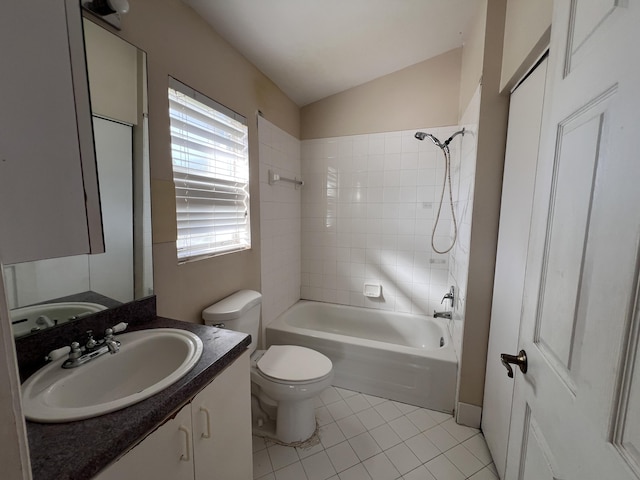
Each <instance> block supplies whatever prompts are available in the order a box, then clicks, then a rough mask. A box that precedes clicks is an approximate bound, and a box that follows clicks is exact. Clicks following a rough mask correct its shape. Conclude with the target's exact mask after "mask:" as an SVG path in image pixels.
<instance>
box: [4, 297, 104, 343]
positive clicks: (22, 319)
mask: <svg viewBox="0 0 640 480" xmlns="http://www.w3.org/2000/svg"><path fill="white" fill-rule="evenodd" d="M106 308H107V307H105V306H104V305H100V304H98V303H90V302H61V303H43V304H41V305H32V306H30V307H21V308H16V309H14V310H11V312H10V314H11V326H12V328H13V336H14V337H21V336H23V335H26V334H28V333H32V332H37V331H38V330H42V329H44V328H48V327H53V326H54V325H60V324H62V323H66V322H68V321H69V320H74V319H76V318H81V317H85V316H87V315H91V314H92V313H96V312H99V311H101V310H106Z"/></svg>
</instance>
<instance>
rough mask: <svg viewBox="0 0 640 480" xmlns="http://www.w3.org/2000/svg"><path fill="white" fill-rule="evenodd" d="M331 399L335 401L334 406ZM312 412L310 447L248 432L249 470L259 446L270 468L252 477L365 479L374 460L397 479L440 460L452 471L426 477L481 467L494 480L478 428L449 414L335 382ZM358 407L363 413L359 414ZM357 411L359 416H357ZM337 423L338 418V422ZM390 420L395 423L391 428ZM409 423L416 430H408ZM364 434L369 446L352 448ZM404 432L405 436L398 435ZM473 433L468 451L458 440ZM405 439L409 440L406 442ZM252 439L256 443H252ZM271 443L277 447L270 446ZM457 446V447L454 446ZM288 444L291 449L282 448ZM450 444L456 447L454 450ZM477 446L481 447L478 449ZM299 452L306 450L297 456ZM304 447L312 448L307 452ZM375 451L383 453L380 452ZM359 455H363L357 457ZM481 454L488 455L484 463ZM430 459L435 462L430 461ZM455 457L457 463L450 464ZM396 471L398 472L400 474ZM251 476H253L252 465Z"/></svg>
mask: <svg viewBox="0 0 640 480" xmlns="http://www.w3.org/2000/svg"><path fill="white" fill-rule="evenodd" d="M348 399H352V400H351V403H352V404H355V402H358V403H359V404H360V407H363V405H365V404H363V400H364V402H366V403H367V404H368V405H369V406H368V407H366V406H365V407H364V408H360V409H359V410H358V411H355V409H354V408H352V407H351V406H350V405H349V402H347V400H348ZM340 402H342V403H340ZM336 404H339V405H338V406H336ZM330 405H334V408H333V409H329V408H328V407H329V406H330ZM376 407H378V408H376ZM332 410H333V414H332ZM316 412H318V413H317V414H318V417H319V420H320V419H322V424H321V426H320V438H321V443H319V444H317V445H315V446H313V447H311V448H307V449H299V448H297V449H292V448H291V447H283V446H280V445H277V444H275V443H272V442H269V441H268V440H267V441H265V440H264V439H259V438H258V437H254V452H253V455H254V469H255V467H256V455H257V454H260V452H262V451H265V450H266V452H265V453H266V460H267V461H268V464H269V466H270V467H271V469H270V470H269V471H266V468H265V465H260V467H261V468H260V469H259V470H260V476H259V477H255V480H342V477H341V475H342V476H344V478H347V477H348V478H349V479H351V478H357V479H358V480H360V479H362V480H370V479H371V478H372V477H371V475H370V473H371V472H370V471H369V470H368V469H367V466H368V465H372V464H374V463H377V464H381V466H380V467H379V468H383V469H385V468H386V469H388V470H389V472H388V473H389V474H390V475H391V476H388V477H385V478H388V479H389V480H392V478H393V479H397V480H402V479H405V476H407V475H411V474H412V472H416V473H418V472H423V470H422V469H426V470H427V471H429V472H431V470H430V469H429V467H428V464H430V463H431V464H432V468H434V469H435V467H433V465H434V464H438V465H440V467H439V468H440V469H442V468H445V469H450V468H451V467H453V469H454V471H453V472H452V471H450V470H449V472H448V473H442V472H441V474H440V473H437V472H436V473H434V472H431V475H432V477H433V478H435V479H436V480H445V478H446V480H449V479H455V480H464V479H473V478H474V477H475V476H476V475H479V474H480V473H481V472H483V471H485V470H486V471H487V475H484V476H482V479H483V480H494V479H495V480H498V479H497V476H495V474H494V472H495V467H493V465H492V461H491V456H490V454H489V451H488V448H487V447H486V443H484V437H483V436H482V433H481V432H480V431H479V430H477V429H472V428H469V427H465V426H462V425H458V424H455V423H453V417H452V416H451V415H448V414H444V413H441V412H436V411H433V410H428V409H424V408H421V407H416V406H413V405H407V404H403V403H401V402H395V401H391V400H387V399H384V398H380V397H374V396H372V395H365V394H361V393H358V392H354V391H350V390H346V389H342V388H337V387H329V388H328V389H327V390H325V391H324V392H323V393H322V394H321V395H320V397H318V399H317V400H316ZM363 412H367V413H364V414H363ZM415 412H420V413H422V418H423V420H424V418H425V417H424V415H425V414H426V419H428V420H425V421H426V422H427V423H424V422H419V421H418V419H417V416H418V414H416V413H415ZM358 414H363V415H362V416H358ZM411 414H414V415H413V417H414V420H412V418H411V417H410V415H411ZM348 419H352V422H354V421H357V422H358V423H359V424H360V427H356V429H357V431H358V432H359V433H355V434H352V435H351V436H349V434H350V433H353V431H351V432H349V431H346V430H348V428H347V426H346V422H347V420H348ZM354 419H355V420H354ZM402 419H404V420H402ZM339 422H342V426H341V423H339ZM394 422H395V423H394ZM400 422H404V423H403V425H404V428H406V429H408V430H406V431H405V433H404V434H403V431H402V428H401V427H400ZM416 422H417V423H418V424H416ZM394 425H395V426H396V428H394ZM384 427H386V428H384ZM447 427H449V428H447ZM412 428H413V429H415V431H417V432H418V433H415V434H413V431H412V430H411V429H412ZM362 429H364V430H362ZM374 430H377V431H376V433H375V434H374V435H372V434H371V432H372V431H374ZM431 430H435V432H432V436H431V438H430V437H429V436H428V435H427V434H426V433H427V432H429V431H431ZM436 433H437V434H438V435H439V440H438V441H437V442H434V440H435V439H436V437H435V434H436ZM323 434H324V438H323ZM365 434H367V435H368V436H369V438H370V439H371V440H372V441H373V445H368V448H369V451H368V452H366V453H365V452H363V451H362V450H361V448H354V444H355V442H353V443H352V440H353V439H355V438H357V437H362V436H363V435H365ZM405 435H406V438H403V437H405ZM376 437H378V438H376ZM363 438H364V437H363ZM474 438H476V440H473V442H474V444H475V445H477V448H474V450H476V449H477V453H474V451H472V450H471V449H470V448H469V447H467V445H464V443H466V442H470V441H471V440H472V439H474ZM422 439H424V440H426V443H425V442H424V441H422V442H420V440H422ZM407 442H410V444H408V443H407ZM478 442H480V443H478ZM369 443H370V442H369ZM416 443H420V445H422V446H423V447H424V445H426V447H427V449H431V451H430V452H429V453H427V454H425V452H424V451H421V452H417V450H418V449H419V447H418V445H414V444H416ZM256 444H257V446H258V448H256ZM411 445H414V448H415V449H414V448H411ZM469 445H471V443H469ZM276 446H277V447H279V448H274V447H276ZM385 447H386V448H385ZM459 447H462V448H461V449H460V448H459ZM288 448H289V449H291V450H286V449H288ZM434 449H435V450H434ZM454 449H456V450H455V451H454ZM483 449H484V450H485V452H484V453H483ZM359 450H360V451H359ZM390 450H394V452H393V453H392V454H391V455H390V454H389V451H390ZM304 451H306V452H307V453H306V454H305V455H304V456H302V453H303V452H304ZM309 451H312V452H313V453H308V452H309ZM418 453H420V455H418ZM380 454H383V455H382V457H381V456H380ZM447 454H449V455H447ZM361 455H362V457H363V458H361ZM423 455H424V456H423ZM421 456H422V457H423V458H427V460H426V461H423V460H422V458H421ZM480 456H482V457H484V459H483V458H480ZM347 457H349V458H347ZM259 458H262V459H263V460H264V454H261V455H259ZM374 458H375V459H376V460H375V461H374V460H373V459H374ZM487 458H488V459H489V462H488V463H487ZM383 459H384V460H383ZM394 460H395V461H394ZM354 461H357V463H354ZM434 461H435V463H432V462H434ZM456 461H457V462H458V464H456ZM407 462H409V463H407ZM298 464H299V465H298ZM274 465H277V466H278V468H274ZM372 468H373V467H372ZM338 469H340V471H338ZM356 470H358V476H357V477H356V476H352V475H351V474H347V472H350V471H352V472H355V471H356ZM401 470H402V471H404V473H403V474H401V472H400V471H401ZM465 470H466V471H467V473H466V474H465V473H463V472H464V471H465ZM376 471H377V470H376ZM300 472H302V474H303V475H304V478H301V477H300ZM363 472H364V473H363ZM393 472H397V474H398V475H397V476H394V475H395V473H393ZM254 475H256V473H255V470H254ZM292 475H295V476H292ZM362 475H365V476H362ZM403 475H405V476H403ZM442 475H445V476H442ZM450 475H453V476H450ZM439 476H440V478H439ZM407 478H413V477H407ZM415 478H418V477H415ZM420 478H422V477H420Z"/></svg>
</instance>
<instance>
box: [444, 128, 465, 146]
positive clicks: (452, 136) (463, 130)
mask: <svg viewBox="0 0 640 480" xmlns="http://www.w3.org/2000/svg"><path fill="white" fill-rule="evenodd" d="M464 134H465V129H464V128H463V129H462V130H458V131H457V132H456V133H454V134H453V135H451V136H450V137H449V138H448V139H446V140H445V142H444V145H445V147H448V146H449V144H450V143H451V140H453V139H454V138H455V137H456V136H458V135H462V136H463V137H464Z"/></svg>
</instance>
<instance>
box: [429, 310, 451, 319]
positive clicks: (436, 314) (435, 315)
mask: <svg viewBox="0 0 640 480" xmlns="http://www.w3.org/2000/svg"><path fill="white" fill-rule="evenodd" d="M433 318H448V319H449V320H451V312H436V311H435V310H434V311H433Z"/></svg>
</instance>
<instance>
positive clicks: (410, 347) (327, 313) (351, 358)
mask: <svg viewBox="0 0 640 480" xmlns="http://www.w3.org/2000/svg"><path fill="white" fill-rule="evenodd" d="M266 341H267V346H270V345H301V346H304V347H309V348H312V349H314V350H317V351H318V352H321V353H323V354H325V355H326V356H327V357H329V358H330V359H331V361H332V362H333V368H334V381H333V384H334V385H335V386H337V387H343V388H347V389H350V390H355V391H358V392H362V393H367V394H370V395H376V396H380V397H383V398H389V399H391V400H396V401H398V402H404V403H409V404H412V405H418V406H421V407H425V408H430V409H434V410H440V411H443V412H452V411H453V407H454V398H455V389H456V369H457V363H456V356H455V352H454V351H453V345H452V342H451V339H450V337H449V333H448V329H447V325H446V321H445V320H441V319H434V318H433V317H427V316H422V315H409V314H403V313H395V312H386V311H381V310H372V309H367V308H358V307H348V306H344V305H335V304H330V303H320V302H309V301H305V300H301V301H300V302H298V303H296V304H295V305H294V306H292V307H291V308H290V309H289V310H287V311H286V312H285V313H283V314H282V315H281V316H280V317H278V318H277V319H276V320H274V321H273V322H272V323H271V324H270V325H268V326H267V329H266Z"/></svg>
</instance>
